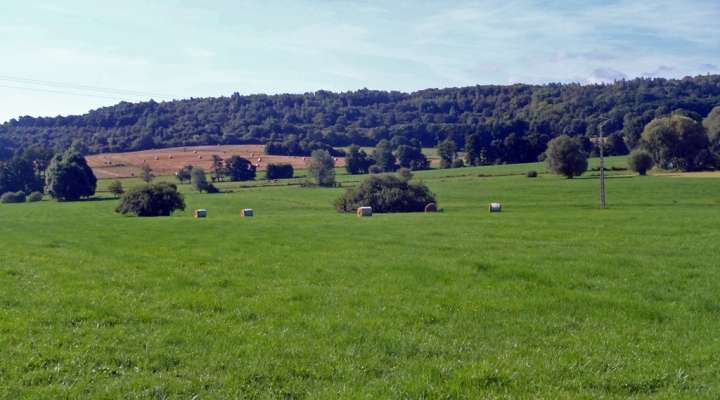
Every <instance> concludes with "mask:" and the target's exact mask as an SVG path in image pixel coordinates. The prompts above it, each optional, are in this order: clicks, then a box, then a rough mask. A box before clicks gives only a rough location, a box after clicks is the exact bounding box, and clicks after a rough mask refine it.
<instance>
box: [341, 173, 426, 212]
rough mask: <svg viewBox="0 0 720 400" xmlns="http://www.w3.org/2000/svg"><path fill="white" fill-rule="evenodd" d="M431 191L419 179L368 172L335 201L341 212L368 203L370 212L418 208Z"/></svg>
mask: <svg viewBox="0 0 720 400" xmlns="http://www.w3.org/2000/svg"><path fill="white" fill-rule="evenodd" d="M429 203H436V201H435V195H434V194H433V193H432V192H431V191H430V189H428V187H427V186H425V184H423V183H413V182H411V181H410V180H405V179H402V178H399V177H397V176H395V175H371V176H370V177H369V178H367V179H366V180H365V181H364V182H363V183H361V184H360V185H359V186H357V187H355V188H350V189H348V190H347V191H346V192H345V193H344V194H343V195H342V196H340V198H338V199H337V200H336V201H335V207H336V208H337V210H338V211H341V212H354V211H355V210H356V209H357V208H358V207H365V206H369V207H372V209H373V212H376V213H389V212H421V211H423V210H424V209H425V206H426V205H427V204H429Z"/></svg>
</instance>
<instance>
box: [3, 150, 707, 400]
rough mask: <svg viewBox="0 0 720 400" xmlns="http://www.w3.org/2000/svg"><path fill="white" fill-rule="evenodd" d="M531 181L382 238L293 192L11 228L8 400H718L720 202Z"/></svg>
mask: <svg viewBox="0 0 720 400" xmlns="http://www.w3.org/2000/svg"><path fill="white" fill-rule="evenodd" d="M623 163H624V160H622V159H611V160H610V165H622V164H623ZM528 169H538V170H539V171H541V172H542V167H541V166H540V165H539V164H536V165H514V166H513V165H506V166H493V167H480V168H462V169H453V170H433V171H427V172H418V173H416V174H415V176H416V179H422V180H423V181H424V182H425V183H427V184H428V185H429V186H430V188H431V189H432V190H433V191H434V192H435V193H436V194H437V196H438V200H439V205H440V207H442V208H443V209H444V212H441V213H437V214H394V215H375V216H373V217H372V218H365V219H359V218H357V217H355V216H354V215H344V214H339V213H337V212H335V211H334V209H333V206H332V202H333V200H334V199H335V198H336V197H337V196H338V195H339V194H340V193H341V192H342V190H343V189H342V188H338V189H315V188H302V187H300V186H297V185H290V186H288V185H287V184H286V182H281V183H282V184H277V185H276V186H270V187H251V188H243V187H242V185H239V184H222V186H223V187H224V189H226V190H232V193H224V194H216V195H205V194H196V193H192V192H191V191H190V190H189V187H188V186H187V185H184V186H183V187H182V190H183V191H184V192H185V194H186V202H187V204H188V209H187V210H186V211H185V212H179V213H176V214H175V215H174V216H172V217H168V218H145V219H141V218H134V217H122V216H119V215H117V214H115V213H114V212H113V209H114V207H115V206H116V204H117V200H115V199H111V198H109V196H107V195H106V194H103V193H101V194H100V199H98V200H96V201H85V202H77V203H60V204H58V203H55V202H51V201H43V202H41V203H33V204H10V205H0V235H2V236H1V237H2V242H1V244H0V246H1V248H2V251H0V398H3V399H20V398H43V399H46V398H73V399H74V398H104V399H118V398H123V399H135V398H139V399H165V398H182V399H192V398H198V399H215V398H256V399H270V398H285V399H304V398H307V399H318V398H319V399H338V398H364V399H375V398H408V399H445V398H447V399H457V398H468V399H476V398H490V399H492V398H546V399H557V398H568V399H576V398H593V399H594V398H629V397H631V398H646V397H647V398H666V399H676V398H689V399H695V398H707V399H717V398H719V397H720V340H719V337H720V336H719V335H720V250H719V247H718V244H719V243H720V229H719V227H720V179H714V178H707V179H691V178H682V177H656V176H648V177H632V176H630V175H629V174H628V173H627V172H616V173H611V174H610V176H609V178H608V179H607V191H608V203H609V208H608V209H606V210H599V209H598V208H597V203H598V201H597V198H598V196H597V187H598V181H597V179H596V177H595V176H594V174H596V172H595V173H592V172H591V173H588V174H587V175H586V176H583V177H581V178H578V179H573V180H566V179H561V178H557V177H554V176H550V175H547V174H542V175H541V176H540V177H539V178H536V179H529V178H526V177H525V176H524V175H523V174H524V172H525V171H527V170H528ZM339 178H340V181H341V182H343V185H344V186H347V185H352V184H353V182H357V181H358V180H359V179H358V177H348V176H340V177H339ZM300 179H302V178H300ZM300 179H298V180H300ZM126 183H127V184H128V185H131V184H133V182H132V181H126ZM106 184H107V183H106V182H102V184H101V188H102V187H103V186H104V185H106ZM106 196H107V197H106ZM491 201H500V202H502V203H503V206H504V211H503V212H502V213H500V214H489V213H488V212H487V205H488V203H489V202H491ZM244 207H251V208H254V209H255V212H256V216H255V217H253V218H245V219H243V218H241V217H240V216H239V212H240V209H242V208H244ZM194 208H207V209H208V211H209V218H208V219H206V220H195V219H193V218H192V217H191V214H192V210H193V209H194Z"/></svg>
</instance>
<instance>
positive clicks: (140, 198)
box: [115, 182, 185, 217]
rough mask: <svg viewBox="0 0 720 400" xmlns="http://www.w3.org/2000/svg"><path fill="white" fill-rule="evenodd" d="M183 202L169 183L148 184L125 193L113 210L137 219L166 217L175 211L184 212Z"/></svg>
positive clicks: (175, 187) (175, 188)
mask: <svg viewBox="0 0 720 400" xmlns="http://www.w3.org/2000/svg"><path fill="white" fill-rule="evenodd" d="M184 209H185V200H184V199H183V196H182V194H180V193H179V192H178V191H177V186H175V185H173V184H170V183H164V182H162V183H155V184H148V185H145V186H142V187H137V188H134V189H132V190H130V191H128V192H127V193H125V194H124V195H123V197H122V199H121V201H120V205H118V207H117V208H116V209H115V211H117V212H118V213H120V214H125V215H127V214H132V215H137V216H138V217H160V216H168V215H170V214H172V213H173V212H174V211H175V210H184Z"/></svg>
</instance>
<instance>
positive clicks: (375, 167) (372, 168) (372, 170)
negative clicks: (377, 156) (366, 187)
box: [369, 165, 383, 174]
mask: <svg viewBox="0 0 720 400" xmlns="http://www.w3.org/2000/svg"><path fill="white" fill-rule="evenodd" d="M369 172H370V173H371V174H382V172H383V170H382V167H381V166H379V165H372V166H370V169H369Z"/></svg>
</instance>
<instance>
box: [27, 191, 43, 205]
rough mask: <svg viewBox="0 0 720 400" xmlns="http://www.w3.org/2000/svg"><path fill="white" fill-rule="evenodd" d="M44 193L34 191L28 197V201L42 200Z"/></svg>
mask: <svg viewBox="0 0 720 400" xmlns="http://www.w3.org/2000/svg"><path fill="white" fill-rule="evenodd" d="M42 199H43V194H42V193H40V192H32V193H30V194H29V195H28V197H27V202H28V203H37V202H38V201H42Z"/></svg>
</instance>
